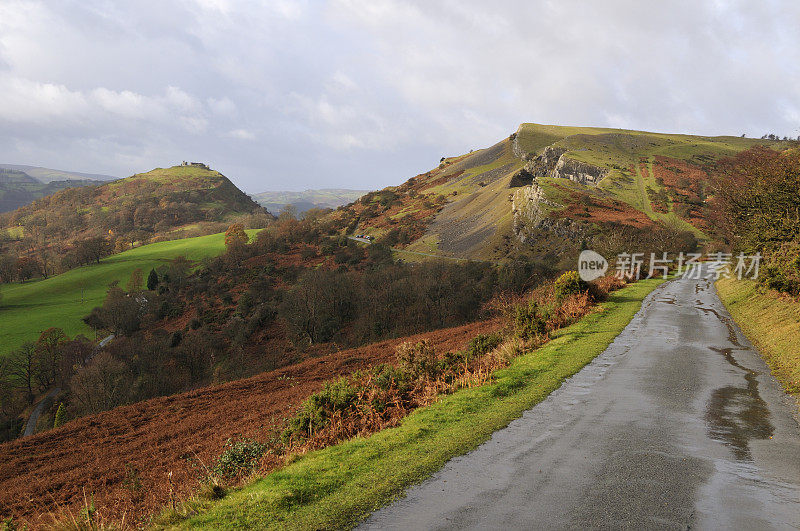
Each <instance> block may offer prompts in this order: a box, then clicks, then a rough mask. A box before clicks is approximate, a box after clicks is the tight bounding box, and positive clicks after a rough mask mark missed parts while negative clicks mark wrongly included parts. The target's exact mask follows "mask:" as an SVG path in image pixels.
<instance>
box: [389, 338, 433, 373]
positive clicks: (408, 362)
mask: <svg viewBox="0 0 800 531" xmlns="http://www.w3.org/2000/svg"><path fill="white" fill-rule="evenodd" d="M397 363H398V365H399V366H400V369H401V370H402V371H404V372H407V373H409V374H410V375H412V376H413V377H414V378H420V377H428V378H436V375H437V374H438V373H439V371H440V369H441V367H440V363H439V361H438V360H437V359H436V350H435V349H434V348H433V346H432V345H431V344H430V343H428V342H427V341H426V340H424V339H423V340H422V341H420V342H419V343H417V344H412V343H410V342H408V341H407V342H405V343H403V344H402V345H400V346H399V347H397Z"/></svg>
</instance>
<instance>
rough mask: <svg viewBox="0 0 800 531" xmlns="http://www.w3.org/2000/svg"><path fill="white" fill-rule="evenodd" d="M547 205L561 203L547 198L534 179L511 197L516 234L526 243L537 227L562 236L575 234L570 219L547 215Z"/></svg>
mask: <svg viewBox="0 0 800 531" xmlns="http://www.w3.org/2000/svg"><path fill="white" fill-rule="evenodd" d="M546 207H552V208H560V207H561V205H559V204H558V203H555V202H553V201H550V200H548V199H547V197H546V195H545V193H544V190H543V189H542V187H540V186H539V185H538V184H536V182H535V181H534V182H533V183H532V184H531V185H529V186H524V187H522V188H520V189H518V190H517V191H516V192H514V195H513V196H512V199H511V213H512V216H513V224H512V227H513V230H514V236H516V237H517V239H518V240H519V241H520V242H522V243H525V242H526V241H528V239H529V238H531V236H532V233H533V231H534V230H535V229H548V230H551V231H553V232H554V233H556V234H559V235H560V236H562V237H567V238H572V237H574V234H573V232H574V231H572V230H571V229H570V228H569V227H565V226H562V225H564V223H563V222H564V221H567V222H568V223H567V224H568V225H569V224H570V223H569V221H570V220H555V219H551V218H549V217H548V216H547V209H546ZM565 229H566V230H565Z"/></svg>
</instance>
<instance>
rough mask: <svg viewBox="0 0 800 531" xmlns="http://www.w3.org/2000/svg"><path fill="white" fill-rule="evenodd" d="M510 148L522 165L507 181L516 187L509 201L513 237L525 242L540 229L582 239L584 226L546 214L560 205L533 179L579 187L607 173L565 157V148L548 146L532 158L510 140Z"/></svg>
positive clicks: (564, 236) (515, 140) (593, 181)
mask: <svg viewBox="0 0 800 531" xmlns="http://www.w3.org/2000/svg"><path fill="white" fill-rule="evenodd" d="M512 149H513V151H514V155H516V156H517V157H518V158H520V159H522V160H523V161H525V166H524V167H523V168H522V169H521V170H520V171H519V172H518V173H517V174H516V175H514V177H512V179H511V187H512V188H514V187H520V188H518V189H517V190H516V191H515V192H514V195H513V196H512V200H511V212H512V215H513V225H512V226H513V230H514V235H515V236H516V238H517V239H518V240H519V241H520V242H522V243H525V242H526V241H529V240H530V239H531V238H533V237H535V236H534V235H535V233H536V231H537V230H540V229H543V230H547V231H549V232H552V233H553V234H555V235H557V236H560V237H562V238H566V239H570V240H577V239H580V238H583V237H585V235H586V233H587V227H586V225H585V224H584V223H581V222H579V221H574V220H570V219H554V218H551V217H549V216H548V215H547V214H548V211H549V210H550V208H561V206H562V205H559V204H558V203H555V202H553V201H550V200H548V199H547V196H546V194H545V192H544V189H543V188H542V187H541V186H539V185H538V183H537V179H539V178H543V177H552V178H556V179H569V180H571V181H574V182H577V183H580V184H583V185H596V184H597V183H598V182H600V180H601V179H602V178H603V177H605V175H606V173H607V171H608V170H605V169H603V168H600V167H597V166H594V165H592V164H587V163H584V162H580V161H577V160H574V159H571V158H569V157H567V156H566V154H567V149H566V148H563V147H561V146H548V147H546V148H545V149H544V151H542V153H541V154H539V155H538V156H535V157H534V156H533V155H532V154H530V153H526V152H524V151H523V150H522V149H521V148H520V147H519V143H518V142H517V139H516V137H514V138H513V139H512ZM527 183H530V184H527ZM526 184H527V186H526ZM547 207H550V208H547Z"/></svg>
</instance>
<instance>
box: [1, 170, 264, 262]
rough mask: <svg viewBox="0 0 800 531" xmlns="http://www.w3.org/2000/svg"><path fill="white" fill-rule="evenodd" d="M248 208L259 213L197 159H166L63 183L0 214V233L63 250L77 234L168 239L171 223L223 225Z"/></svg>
mask: <svg viewBox="0 0 800 531" xmlns="http://www.w3.org/2000/svg"><path fill="white" fill-rule="evenodd" d="M251 214H261V215H266V213H265V211H264V210H263V209H262V208H261V207H260V206H259V205H258V204H256V203H255V202H254V201H253V200H252V199H250V197H249V196H247V195H246V194H245V193H244V192H242V191H241V190H239V189H238V188H237V187H236V186H235V185H234V184H233V183H232V182H231V181H230V180H229V179H228V178H227V177H225V176H224V175H222V174H221V173H219V172H217V171H214V170H211V169H209V168H208V167H207V166H204V165H202V166H191V165H189V166H174V167H171V168H156V169H154V170H152V171H149V172H146V173H139V174H136V175H133V176H131V177H127V178H125V179H119V180H116V181H111V182H107V183H103V184H94V185H91V186H83V187H80V188H70V189H67V190H63V191H60V192H58V193H55V194H53V195H49V196H46V197H43V198H41V199H38V200H36V201H34V202H33V203H31V204H29V205H26V206H23V207H21V208H18V209H17V210H15V211H13V212H7V213H5V214H0V236H2V235H3V233H4V234H5V236H6V240H21V245H22V246H23V247H27V248H32V247H33V248H39V249H41V248H47V249H50V250H51V251H53V252H55V254H58V255H63V254H64V253H65V252H66V249H67V248H69V247H70V245H71V244H72V243H73V242H74V241H76V240H80V239H85V238H91V237H104V238H106V239H108V240H110V241H111V242H112V243H114V242H116V241H122V245H121V247H122V248H124V247H125V246H126V245H127V246H130V243H133V242H148V241H151V240H152V239H153V238H161V239H175V237H176V236H178V235H177V234H175V232H176V231H179V230H182V231H183V232H184V233H186V234H184V235H195V236H196V235H200V234H203V233H205V234H208V233H209V232H219V231H221V230H224V228H225V227H220V226H219V225H220V224H224V223H228V222H230V221H232V220H234V219H238V218H240V217H242V216H248V215H251ZM187 231H189V232H187ZM13 245H14V242H13V241H12V242H11V243H10V244H9V243H7V246H13ZM0 247H2V238H0ZM17 247H18V248H19V247H20V244H18V245H17ZM0 250H2V249H0Z"/></svg>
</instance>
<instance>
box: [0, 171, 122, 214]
mask: <svg viewBox="0 0 800 531" xmlns="http://www.w3.org/2000/svg"><path fill="white" fill-rule="evenodd" d="M101 178H103V179H101ZM105 178H107V179H113V177H109V176H105V175H92V174H82V173H81V174H79V173H71V172H65V171H61V170H51V169H48V168H39V167H36V166H22V165H15V164H0V213H2V212H10V211H12V210H16V209H17V208H19V207H21V206H24V205H27V204H29V203H32V202H33V201H35V200H36V199H39V198H41V197H44V196H47V195H50V194H54V193H56V192H58V191H60V190H65V189H67V188H75V187H78V186H88V185H92V184H97V183H98V181H99V180H106V179H105Z"/></svg>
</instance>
